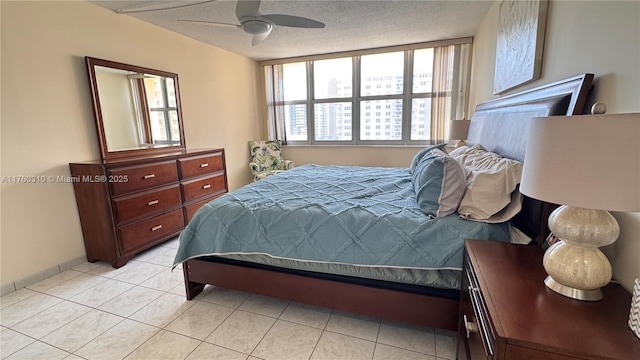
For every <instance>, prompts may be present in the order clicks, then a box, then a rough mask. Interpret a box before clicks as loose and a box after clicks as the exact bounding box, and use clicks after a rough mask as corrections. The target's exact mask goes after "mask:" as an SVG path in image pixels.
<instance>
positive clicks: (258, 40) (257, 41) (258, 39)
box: [251, 28, 273, 46]
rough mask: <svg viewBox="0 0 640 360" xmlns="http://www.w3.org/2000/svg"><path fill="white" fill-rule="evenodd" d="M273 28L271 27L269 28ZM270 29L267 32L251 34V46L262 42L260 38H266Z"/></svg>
mask: <svg viewBox="0 0 640 360" xmlns="http://www.w3.org/2000/svg"><path fill="white" fill-rule="evenodd" d="M271 29H273V28H271ZM271 29H269V31H267V32H263V33H262V34H256V35H253V39H251V46H256V45H258V44H260V43H261V42H262V40H264V39H266V38H267V36H269V34H271Z"/></svg>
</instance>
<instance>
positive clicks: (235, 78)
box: [0, 1, 262, 285]
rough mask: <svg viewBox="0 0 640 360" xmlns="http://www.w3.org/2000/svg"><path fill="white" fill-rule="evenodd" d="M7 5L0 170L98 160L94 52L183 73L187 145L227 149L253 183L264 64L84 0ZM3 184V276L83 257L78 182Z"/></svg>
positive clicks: (9, 278) (236, 171)
mask: <svg viewBox="0 0 640 360" xmlns="http://www.w3.org/2000/svg"><path fill="white" fill-rule="evenodd" d="M0 14H1V26H2V28H1V32H2V44H1V46H2V48H1V51H2V63H1V74H2V79H1V80H2V91H1V102H2V109H1V118H0V119H1V124H0V125H1V129H2V130H1V132H0V134H1V136H2V138H1V144H0V145H1V156H2V159H1V160H2V161H1V168H0V175H2V176H16V175H46V176H48V175H54V176H55V175H69V166H68V163H69V162H74V161H86V160H92V159H96V158H99V156H100V155H99V148H98V142H97V135H96V130H95V124H94V119H93V112H92V107H91V97H90V90H89V83H88V76H87V73H86V68H85V63H84V57H85V56H92V57H97V58H103V59H108V60H114V61H118V62H123V63H129V64H134V65H139V66H143V67H148V68H155V69H159V70H165V71H169V72H174V73H177V74H178V76H179V81H180V83H179V85H180V91H181V98H182V110H183V116H184V128H185V135H186V144H187V147H189V148H212V147H224V148H225V149H226V159H227V166H228V168H227V169H228V179H229V184H230V187H231V188H232V189H233V188H237V187H239V186H242V185H244V184H246V183H248V182H250V180H251V175H250V172H249V170H248V165H247V164H248V162H249V152H248V148H247V141H249V140H250V139H255V138H258V137H259V134H260V131H259V130H260V128H261V127H262V123H261V122H260V121H259V120H260V111H262V110H261V109H259V108H258V105H257V104H258V103H259V101H260V100H259V99H261V98H260V93H261V90H259V89H260V88H259V85H258V84H259V80H258V79H259V76H260V72H259V68H258V65H257V63H256V62H254V61H252V60H249V59H247V58H245V57H242V56H239V55H236V54H233V53H230V52H227V51H224V50H221V49H218V48H215V47H212V46H210V45H206V44H204V43H201V42H198V41H195V40H193V39H189V38H186V37H184V36H181V35H178V34H176V33H173V32H170V31H167V30H164V29H162V28H159V27H157V26H154V25H151V24H148V23H144V22H142V21H139V20H136V19H134V18H132V17H130V16H126V15H117V14H115V13H114V12H112V11H110V10H107V9H104V8H101V7H99V6H97V5H95V4H92V3H89V2H85V1H64V2H63V1H36V2H34V1H11V2H9V1H2V2H0ZM1 189H2V191H1V194H2V204H1V217H2V227H1V229H0V233H1V238H0V242H1V255H0V256H1V258H0V263H1V269H0V270H1V284H2V285H6V284H8V283H11V282H13V281H16V280H20V279H22V278H24V277H26V276H30V275H32V274H35V273H38V272H40V271H43V270H44V269H48V268H51V267H52V266H55V265H57V264H59V263H63V262H66V261H69V260H72V259H75V258H78V257H81V256H84V254H85V250H84V244H83V238H82V232H81V228H80V222H79V219H78V213H77V209H76V204H75V197H74V193H73V187H72V185H71V184H68V183H67V184H65V183H46V184H13V183H3V184H2V187H1Z"/></svg>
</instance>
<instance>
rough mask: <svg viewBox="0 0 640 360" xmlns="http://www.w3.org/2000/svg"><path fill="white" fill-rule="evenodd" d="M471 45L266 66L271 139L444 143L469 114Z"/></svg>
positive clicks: (414, 48) (409, 48)
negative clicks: (452, 125)
mask: <svg viewBox="0 0 640 360" xmlns="http://www.w3.org/2000/svg"><path fill="white" fill-rule="evenodd" d="M465 41H468V40H466V39H463V40H461V41H454V44H452V45H446V46H438V47H429V46H427V45H428V44H423V45H422V46H419V45H415V46H408V49H403V50H401V51H388V50H387V52H380V51H378V52H377V53H373V52H366V51H364V52H361V53H360V54H356V55H350V56H345V55H342V56H337V57H335V58H327V56H323V58H322V59H314V58H313V57H308V58H304V59H303V60H304V61H298V62H285V63H278V61H277V60H274V61H269V62H266V63H265V76H266V83H267V103H268V105H269V118H270V129H271V136H272V137H275V138H278V139H280V140H283V141H286V142H289V143H294V144H295V143H300V144H312V145H313V144H355V145H367V144H394V145H414V144H429V143H434V142H441V141H443V140H445V139H446V138H447V136H446V134H447V131H448V129H447V124H448V120H452V119H456V118H462V117H463V116H464V109H465V106H466V101H465V98H466V96H465V92H466V82H467V74H468V66H469V64H468V54H469V50H470V44H468V43H465ZM370 124H376V125H375V128H374V129H373V130H374V131H372V127H371V126H370ZM380 124H384V126H382V127H381V125H380ZM382 129H383V130H384V131H380V130H382Z"/></svg>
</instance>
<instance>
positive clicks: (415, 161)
mask: <svg viewBox="0 0 640 360" xmlns="http://www.w3.org/2000/svg"><path fill="white" fill-rule="evenodd" d="M445 145H446V144H438V145H432V146H427V147H426V148H424V149H421V150H420V151H418V152H417V153H416V154H415V155H414V156H413V159H412V160H411V165H410V166H409V173H410V174H413V172H414V171H415V169H416V166H418V163H419V162H420V160H421V159H422V157H423V156H424V154H426V153H427V152H429V151H431V150H433V149H438V150H442V149H444V147H445Z"/></svg>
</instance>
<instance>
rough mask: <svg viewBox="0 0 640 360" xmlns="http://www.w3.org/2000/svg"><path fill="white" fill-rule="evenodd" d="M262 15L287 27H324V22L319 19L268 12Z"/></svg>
mask: <svg viewBox="0 0 640 360" xmlns="http://www.w3.org/2000/svg"><path fill="white" fill-rule="evenodd" d="M262 16H263V17H266V18H268V19H269V20H271V21H273V22H274V23H275V24H276V25H280V26H289V27H297V28H315V29H322V28H323V27H324V23H321V22H320V21H315V20H311V19H307V18H303V17H300V16H292V15H282V14H269V15H262Z"/></svg>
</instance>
